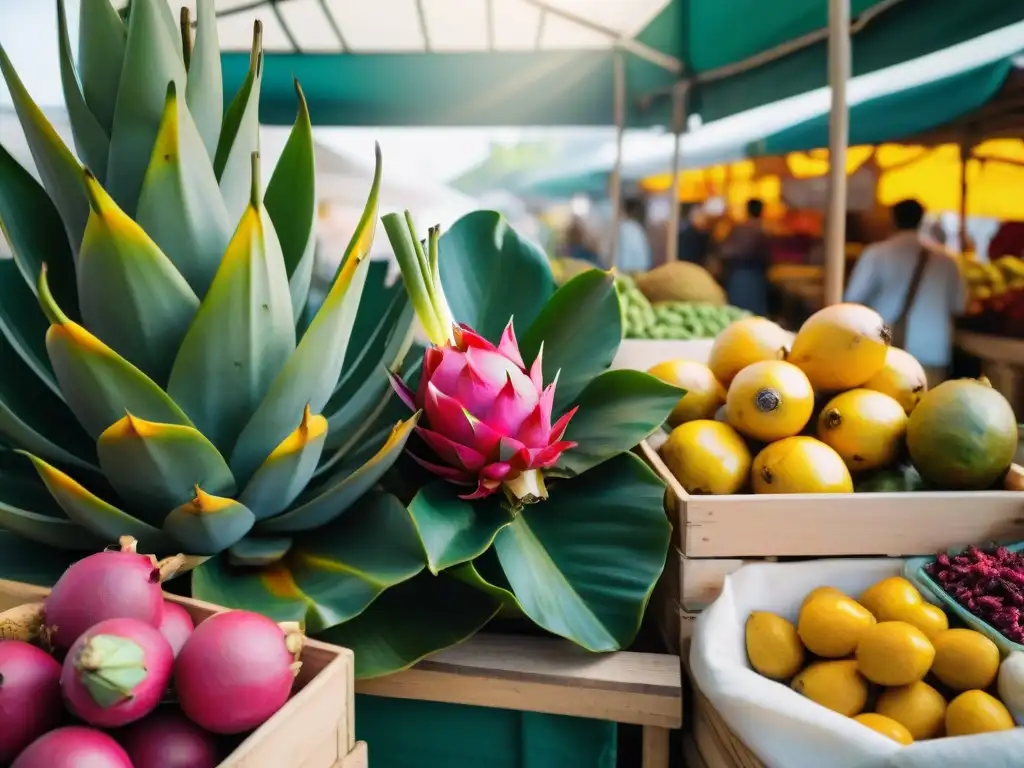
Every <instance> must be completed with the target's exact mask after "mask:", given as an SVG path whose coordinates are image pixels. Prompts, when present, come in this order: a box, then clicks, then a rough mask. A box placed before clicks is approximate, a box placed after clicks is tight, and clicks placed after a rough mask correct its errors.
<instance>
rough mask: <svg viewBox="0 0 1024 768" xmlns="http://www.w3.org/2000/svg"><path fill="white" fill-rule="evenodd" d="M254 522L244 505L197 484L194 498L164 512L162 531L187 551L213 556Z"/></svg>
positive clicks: (236, 538)
mask: <svg viewBox="0 0 1024 768" xmlns="http://www.w3.org/2000/svg"><path fill="white" fill-rule="evenodd" d="M254 522H256V518H255V517H253V514H252V512H251V511H250V510H249V508H248V507H246V506H245V505H244V504H240V503H239V502H237V501H235V500H234V499H226V498H223V497H221V496H213V495H211V494H208V493H206V492H205V491H203V490H202V489H201V488H200V487H199V486H198V485H197V486H196V487H195V495H194V498H193V499H192V500H191V501H188V502H186V503H184V504H182V505H181V506H179V507H176V508H175V509H173V510H171V513H170V514H169V515H167V519H166V520H164V531H165V532H166V533H167V534H168V535H170V536H172V537H173V538H174V539H175V541H177V542H179V543H180V544H181V545H182V546H183V547H184V548H185V551H187V552H188V553H189V554H193V555H216V554H218V553H220V552H223V551H224V550H225V549H227V548H228V547H230V546H231V545H232V544H234V543H235V542H237V541H239V540H240V539H241V538H242V537H243V536H245V534H247V533H248V532H249V531H250V530H251V529H252V524H253V523H254Z"/></svg>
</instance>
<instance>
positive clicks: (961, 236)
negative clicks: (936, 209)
mask: <svg viewBox="0 0 1024 768" xmlns="http://www.w3.org/2000/svg"><path fill="white" fill-rule="evenodd" d="M971 150H972V147H971V145H970V144H968V143H967V141H966V140H964V141H962V142H960V212H959V213H960V221H959V223H958V224H957V235H958V240H959V242H960V255H961V256H963V255H964V254H965V253H967V163H968V162H970V159H971ZM975 258H977V254H975Z"/></svg>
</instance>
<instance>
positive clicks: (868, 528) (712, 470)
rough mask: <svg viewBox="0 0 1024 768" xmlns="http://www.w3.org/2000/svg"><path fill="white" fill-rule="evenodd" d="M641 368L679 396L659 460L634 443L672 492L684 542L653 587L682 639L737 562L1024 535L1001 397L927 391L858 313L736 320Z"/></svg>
mask: <svg viewBox="0 0 1024 768" xmlns="http://www.w3.org/2000/svg"><path fill="white" fill-rule="evenodd" d="M650 372H651V373H652V374H653V375H655V376H658V377H659V378H662V379H663V380H665V381H669V382H672V383H674V384H676V385H678V386H680V387H681V388H683V389H685V390H686V392H687V394H686V395H684V396H683V398H681V399H680V401H679V403H678V404H677V405H676V407H675V408H674V409H673V411H672V413H671V414H670V416H669V419H668V422H667V425H666V432H667V434H662V435H661V436H655V437H652V438H651V441H650V442H651V443H652V444H653V448H656V449H657V454H655V452H654V450H652V448H651V447H647V446H644V447H643V452H644V454H645V457H646V458H647V460H648V461H649V462H650V463H651V464H652V466H654V467H656V468H657V469H658V471H659V472H661V473H662V474H663V476H665V477H666V480H667V482H668V484H669V487H670V489H671V493H669V494H668V497H667V502H666V503H667V505H668V509H669V513H670V516H672V517H673V518H674V519H675V520H676V521H677V526H676V531H677V535H676V539H675V542H674V543H675V545H676V548H677V550H678V551H677V552H675V553H673V555H672V556H671V557H670V560H669V568H668V571H667V573H666V577H665V578H666V582H667V584H666V586H665V587H663V589H664V590H665V591H666V592H667V593H668V594H669V595H671V597H672V598H674V599H675V600H676V601H677V602H678V606H679V609H680V611H681V614H680V615H681V618H680V623H681V626H680V627H679V628H677V629H678V631H681V632H682V634H684V635H685V634H687V633H688V632H689V631H690V630H691V628H692V618H693V617H694V616H695V612H697V611H699V610H700V609H702V608H703V607H705V606H707V605H708V604H709V603H710V602H711V601H712V600H713V599H714V598H715V596H716V595H717V594H718V592H719V590H720V589H721V585H722V580H723V578H724V577H725V575H726V574H728V573H730V572H732V571H735V570H737V569H738V568H739V567H741V566H742V565H743V564H744V563H745V562H747V561H751V560H756V559H758V558H765V557H826V556H836V555H878V554H890V555H906V556H910V555H924V554H928V553H931V552H935V551H938V550H942V549H945V548H946V547H949V546H953V545H955V544H957V543H958V542H963V541H972V540H984V539H994V540H1006V541H1013V540H1015V539H1020V538H1024V522H1022V521H1021V519H1020V516H1019V514H1018V511H1019V505H1020V498H1021V497H1019V496H1016V495H1015V492H1016V491H1017V490H1018V489H1020V488H1021V487H1022V485H1021V472H1022V470H1021V469H1020V468H1019V467H1016V466H1015V465H1013V461H1014V456H1015V453H1016V449H1017V442H1018V437H1017V423H1016V418H1015V417H1014V414H1013V410H1012V408H1011V407H1010V405H1009V404H1008V403H1007V401H1006V399H1005V398H1004V397H1002V395H1000V394H999V393H998V392H997V391H996V390H994V389H993V388H992V387H990V386H989V385H988V383H987V382H986V381H984V380H967V379H964V380H953V381H947V382H944V383H943V384H940V385H939V386H937V387H935V389H934V390H931V391H928V389H927V383H926V379H925V375H924V371H923V369H922V368H921V366H920V365H919V364H918V363H917V361H916V360H914V358H913V357H912V356H910V355H909V354H908V353H906V352H905V351H903V350H900V349H897V348H894V347H892V346H890V344H889V338H888V330H887V329H886V328H885V327H884V325H883V323H882V320H881V318H880V317H879V316H878V315H877V314H876V313H875V312H874V311H872V310H870V309H868V308H867V307H863V306H859V305H852V304H838V305H833V306H831V307H827V308H825V309H822V310H820V311H819V312H817V313H815V314H814V315H812V316H811V317H810V318H809V319H808V320H807V321H806V322H805V323H804V324H803V325H802V326H801V328H800V329H799V330H798V332H797V333H796V334H795V335H793V334H790V333H789V332H787V331H785V330H784V329H782V328H781V327H779V326H778V325H776V324H774V323H772V322H770V321H768V320H766V319H764V318H747V319H744V320H740V321H738V322H736V323H734V324H732V325H731V326H729V327H728V328H727V329H726V330H725V331H723V332H722V333H721V334H720V335H719V336H718V337H717V338H716V339H715V342H714V344H713V345H712V347H711V349H710V351H709V355H708V358H707V360H706V361H703V362H698V361H693V360H689V361H686V360H671V361H665V362H663V363H661V364H659V365H657V366H654V367H653V368H651V369H650ZM977 425H983V428H979V427H978V426H977ZM823 494H828V496H825V495H823Z"/></svg>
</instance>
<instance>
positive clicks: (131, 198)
mask: <svg viewBox="0 0 1024 768" xmlns="http://www.w3.org/2000/svg"><path fill="white" fill-rule="evenodd" d="M168 17H170V27H168V23H167V18H168ZM172 82H173V83H174V84H175V87H176V88H177V89H178V92H179V93H184V92H185V82H186V80H185V62H184V61H183V60H182V58H181V38H180V36H179V33H178V30H177V24H176V23H175V22H174V18H173V16H170V7H169V6H168V5H167V0H132V4H131V13H129V14H128V42H127V45H126V46H125V53H124V65H123V69H122V71H121V81H120V85H119V86H118V89H117V105H116V107H115V108H114V124H113V127H112V129H111V134H110V160H109V162H108V165H107V177H106V179H105V183H106V185H107V189H108V190H110V195H111V196H112V197H113V198H114V199H115V200H116V201H117V202H118V204H119V205H120V206H121V208H123V209H124V210H125V211H126V212H127V213H128V214H129V215H131V216H133V215H135V208H136V204H137V202H138V199H139V191H140V190H141V189H142V180H143V178H144V177H145V175H146V168H147V167H148V166H149V157H150V153H151V152H152V150H153V142H154V141H155V140H156V134H157V131H158V130H159V129H160V120H161V118H162V117H163V113H164V97H165V96H166V94H167V84H168V83H172Z"/></svg>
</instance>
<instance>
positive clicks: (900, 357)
mask: <svg viewBox="0 0 1024 768" xmlns="http://www.w3.org/2000/svg"><path fill="white" fill-rule="evenodd" d="M863 387H864V389H873V390H875V391H876V392H881V393H882V394H883V395H888V396H889V397H891V398H892V399H893V400H895V401H896V402H898V403H899V404H900V405H902V406H903V411H904V412H905V413H906V414H907V415H909V414H910V412H911V411H913V410H914V409H915V408H916V407H917V404H918V403H919V402H921V397H922V395H924V393H925V392H927V391H928V378H927V377H926V376H925V373H924V368H922V367H921V364H920V363H919V362H917V358H916V357H914V356H913V355H912V354H910V353H909V352H905V351H904V350H902V349H898V348H897V347H889V351H888V352H886V353H885V365H883V366H882V370H880V371H879V372H878V373H876V374H875V375H874V376H872V377H871V378H870V379H868V380H867V381H865V382H864V384H863Z"/></svg>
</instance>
